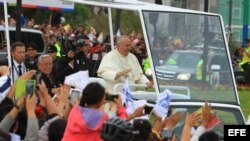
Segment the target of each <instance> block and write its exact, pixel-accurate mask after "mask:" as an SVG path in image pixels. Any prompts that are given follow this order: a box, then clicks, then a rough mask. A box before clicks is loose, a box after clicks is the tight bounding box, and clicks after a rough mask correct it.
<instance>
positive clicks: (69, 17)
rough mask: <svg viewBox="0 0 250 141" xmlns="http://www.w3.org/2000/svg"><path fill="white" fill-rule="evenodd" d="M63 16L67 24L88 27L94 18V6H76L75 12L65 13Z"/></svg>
mask: <svg viewBox="0 0 250 141" xmlns="http://www.w3.org/2000/svg"><path fill="white" fill-rule="evenodd" d="M63 15H64V17H65V19H66V23H69V24H71V25H73V26H75V25H78V24H84V25H86V24H87V22H88V20H89V19H90V18H91V17H92V6H85V5H81V4H75V10H74V11H73V12H63Z"/></svg>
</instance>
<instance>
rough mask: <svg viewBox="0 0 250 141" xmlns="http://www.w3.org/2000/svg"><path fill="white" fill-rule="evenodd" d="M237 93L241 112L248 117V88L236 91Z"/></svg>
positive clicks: (249, 111)
mask: <svg viewBox="0 0 250 141" xmlns="http://www.w3.org/2000/svg"><path fill="white" fill-rule="evenodd" d="M238 93H239V99H240V107H241V109H242V112H243V114H244V116H245V118H246V119H247V118H248V115H249V114H250V108H249V107H250V102H249V101H250V95H249V90H245V91H238Z"/></svg>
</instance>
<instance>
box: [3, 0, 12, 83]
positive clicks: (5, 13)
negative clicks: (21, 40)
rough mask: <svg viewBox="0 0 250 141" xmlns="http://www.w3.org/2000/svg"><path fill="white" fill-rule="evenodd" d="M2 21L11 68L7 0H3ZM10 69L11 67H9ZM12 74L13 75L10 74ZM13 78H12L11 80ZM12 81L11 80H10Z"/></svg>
mask: <svg viewBox="0 0 250 141" xmlns="http://www.w3.org/2000/svg"><path fill="white" fill-rule="evenodd" d="M3 4H4V6H3V7H4V21H5V22H4V23H5V36H6V43H7V53H8V66H9V68H11V66H12V63H11V55H10V54H11V53H10V34H9V22H8V12H7V11H8V10H7V2H6V0H4V3H3ZM11 69H12V68H11ZM10 73H12V70H10ZM11 76H13V75H11ZM13 79H14V78H12V80H13ZM11 83H13V81H11Z"/></svg>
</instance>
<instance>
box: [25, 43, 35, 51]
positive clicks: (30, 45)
mask: <svg viewBox="0 0 250 141" xmlns="http://www.w3.org/2000/svg"><path fill="white" fill-rule="evenodd" d="M28 48H33V49H34V50H37V45H36V44H35V43H33V42H30V43H28V45H27V49H28Z"/></svg>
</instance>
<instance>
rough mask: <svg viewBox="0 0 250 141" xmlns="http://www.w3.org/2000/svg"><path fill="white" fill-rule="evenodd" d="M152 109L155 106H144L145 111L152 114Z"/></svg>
mask: <svg viewBox="0 0 250 141" xmlns="http://www.w3.org/2000/svg"><path fill="white" fill-rule="evenodd" d="M152 110H153V107H150V106H148V105H146V106H145V108H144V113H145V114H148V115H150V114H151V112H152Z"/></svg>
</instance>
